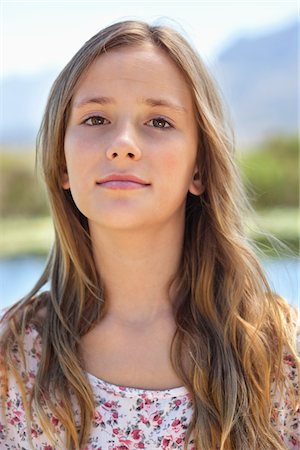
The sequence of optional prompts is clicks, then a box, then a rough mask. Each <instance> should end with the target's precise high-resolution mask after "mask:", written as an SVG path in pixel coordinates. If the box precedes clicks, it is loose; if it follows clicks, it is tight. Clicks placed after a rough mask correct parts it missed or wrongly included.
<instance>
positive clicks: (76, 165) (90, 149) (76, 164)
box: [64, 132, 97, 178]
mask: <svg viewBox="0 0 300 450" xmlns="http://www.w3.org/2000/svg"><path fill="white" fill-rule="evenodd" d="M64 149H65V158H66V163H67V171H68V173H69V177H70V178H73V177H76V178H77V177H81V176H84V174H85V173H86V172H87V171H88V170H89V168H90V167H93V166H94V164H95V160H96V157H97V148H96V146H95V144H94V145H93V142H91V140H90V139H87V137H86V136H85V137H84V136H83V134H82V133H80V132H77V133H75V132H69V133H68V132H67V133H66V136H65V141H64Z"/></svg>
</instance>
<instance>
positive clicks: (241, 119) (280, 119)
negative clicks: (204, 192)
mask: <svg viewBox="0 0 300 450" xmlns="http://www.w3.org/2000/svg"><path fill="white" fill-rule="evenodd" d="M298 31H299V30H298V24H297V23H294V24H291V25H290V26H289V27H287V28H284V29H281V30H278V31H276V32H273V33H271V34H265V35H263V36H259V37H255V38H253V37H248V38H243V39H240V40H238V41H236V42H235V43H234V44H233V45H231V46H230V47H229V48H227V49H226V50H224V51H223V52H222V53H221V54H220V56H219V57H218V59H217V62H216V64H215V66H214V67H213V72H214V74H215V77H216V78H217V80H218V82H219V85H220V86H221V90H222V91H223V93H224V96H225V99H226V101H227V104H228V106H229V109H230V111H231V115H232V119H233V124H234V128H235V130H236V135H237V139H238V142H240V143H241V144H245V145H247V144H251V143H255V142H257V141H260V140H262V139H263V138H265V137H267V136H269V135H272V134H274V133H296V132H297V99H298V95H297V89H298V87H297V86H298V83H299V74H298V68H297V63H298V54H297V37H298Z"/></svg>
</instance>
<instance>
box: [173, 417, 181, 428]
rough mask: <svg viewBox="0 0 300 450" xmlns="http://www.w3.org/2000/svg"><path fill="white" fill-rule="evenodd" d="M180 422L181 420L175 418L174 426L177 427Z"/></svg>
mask: <svg viewBox="0 0 300 450" xmlns="http://www.w3.org/2000/svg"><path fill="white" fill-rule="evenodd" d="M179 424H180V420H179V419H175V420H173V423H172V427H177V426H178V425H179Z"/></svg>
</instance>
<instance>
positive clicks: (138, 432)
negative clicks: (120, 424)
mask: <svg viewBox="0 0 300 450" xmlns="http://www.w3.org/2000/svg"><path fill="white" fill-rule="evenodd" d="M141 432H142V431H141V430H139V429H136V430H133V431H132V432H131V435H132V437H133V439H135V440H139V439H140V437H141Z"/></svg>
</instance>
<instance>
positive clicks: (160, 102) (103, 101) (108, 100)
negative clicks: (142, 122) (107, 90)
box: [74, 97, 187, 112]
mask: <svg viewBox="0 0 300 450" xmlns="http://www.w3.org/2000/svg"><path fill="white" fill-rule="evenodd" d="M93 103H95V104H97V105H108V104H115V103H116V100H115V99H114V98H113V97H94V98H87V99H83V100H81V101H77V102H74V107H75V108H82V107H84V106H87V105H89V104H93ZM140 103H142V104H145V105H148V106H152V107H155V106H162V107H165V108H169V109H174V110H175V111H178V112H187V109H186V108H185V107H184V106H181V105H177V104H175V103H173V102H171V101H169V100H167V99H164V98H146V99H142V100H141V101H140Z"/></svg>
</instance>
